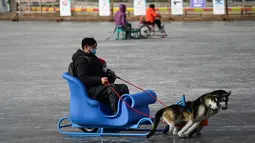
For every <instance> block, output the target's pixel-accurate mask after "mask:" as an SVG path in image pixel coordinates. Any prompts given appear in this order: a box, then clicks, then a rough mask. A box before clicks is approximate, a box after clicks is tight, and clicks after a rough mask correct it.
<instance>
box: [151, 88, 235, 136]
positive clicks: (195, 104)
mask: <svg viewBox="0 0 255 143" xmlns="http://www.w3.org/2000/svg"><path fill="white" fill-rule="evenodd" d="M230 94H231V92H226V91H224V90H216V91H213V92H210V93H206V94H204V95H202V96H200V97H199V98H197V99H196V100H195V101H188V102H186V106H185V107H183V106H181V105H176V104H174V105H171V106H168V107H166V108H162V109H160V110H159V111H158V112H157V113H156V115H155V122H154V124H153V127H152V130H151V132H150V133H149V134H148V135H147V138H149V137H151V136H152V135H153V134H154V132H155V131H156V128H157V126H158V123H159V121H160V119H161V118H162V119H163V121H165V122H166V123H167V124H168V125H169V126H170V127H169V131H170V132H172V131H173V134H174V135H176V134H178V136H180V137H188V136H189V135H190V133H191V132H192V131H193V130H195V129H197V127H198V125H199V124H200V122H201V121H203V120H205V119H208V118H209V117H211V116H212V115H215V114H216V113H218V112H219V110H220V107H221V108H222V109H227V101H226V100H228V96H229V95H230ZM223 99H224V101H226V102H225V104H224V105H223V106H222V105H221V104H220V103H221V101H223ZM182 122H187V123H186V125H185V126H184V127H183V128H182V129H181V130H180V131H178V128H177V127H176V126H175V125H176V124H180V123H182Z"/></svg>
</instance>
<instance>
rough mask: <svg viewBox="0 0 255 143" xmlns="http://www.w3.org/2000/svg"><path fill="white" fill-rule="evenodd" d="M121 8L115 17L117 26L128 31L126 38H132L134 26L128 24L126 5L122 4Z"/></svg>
mask: <svg viewBox="0 0 255 143" xmlns="http://www.w3.org/2000/svg"><path fill="white" fill-rule="evenodd" d="M119 8H120V9H119V11H117V12H116V13H115V16H114V20H115V25H116V26H117V27H121V28H123V29H124V30H125V31H126V38H130V37H131V28H132V25H131V24H130V23H128V22H127V15H126V5H125V4H120V6H119Z"/></svg>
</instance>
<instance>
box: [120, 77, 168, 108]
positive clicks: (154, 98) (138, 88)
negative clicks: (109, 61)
mask: <svg viewBox="0 0 255 143" xmlns="http://www.w3.org/2000/svg"><path fill="white" fill-rule="evenodd" d="M116 78H118V79H120V80H122V81H124V82H126V83H128V84H130V85H132V86H134V87H135V88H137V89H140V90H141V91H143V92H146V93H147V94H148V95H150V96H151V97H152V98H154V99H155V100H157V101H158V102H159V103H160V104H162V105H164V106H165V107H168V106H167V105H166V104H165V103H164V102H162V101H160V100H159V99H157V98H155V97H154V96H153V95H151V94H150V93H149V92H147V91H145V90H144V89H142V88H140V87H138V86H136V85H134V84H132V83H130V82H128V81H126V80H124V79H122V78H120V77H118V76H116Z"/></svg>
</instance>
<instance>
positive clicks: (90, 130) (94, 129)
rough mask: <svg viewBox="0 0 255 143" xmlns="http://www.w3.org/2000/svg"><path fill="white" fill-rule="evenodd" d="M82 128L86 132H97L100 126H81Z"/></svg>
mask: <svg viewBox="0 0 255 143" xmlns="http://www.w3.org/2000/svg"><path fill="white" fill-rule="evenodd" d="M79 129H80V130H82V131H83V132H84V133H87V132H90V133H95V132H97V130H98V128H79Z"/></svg>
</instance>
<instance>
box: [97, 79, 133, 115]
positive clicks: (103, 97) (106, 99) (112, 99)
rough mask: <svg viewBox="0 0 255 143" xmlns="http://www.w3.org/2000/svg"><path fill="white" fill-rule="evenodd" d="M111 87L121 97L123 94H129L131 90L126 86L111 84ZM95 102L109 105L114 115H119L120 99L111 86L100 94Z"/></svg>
mask: <svg viewBox="0 0 255 143" xmlns="http://www.w3.org/2000/svg"><path fill="white" fill-rule="evenodd" d="M111 86H112V87H113V89H114V90H115V91H116V92H117V93H118V94H119V95H120V96H121V95H123V94H129V89H128V87H127V86H126V85H125V84H111ZM95 100H97V101H99V102H102V103H104V104H109V105H110V106H111V109H112V111H113V114H116V113H117V111H118V101H119V97H118V95H116V93H115V92H114V91H113V90H112V88H111V87H110V86H108V87H106V88H105V89H104V90H103V91H102V92H101V93H100V94H98V95H97V96H96V97H95Z"/></svg>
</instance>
